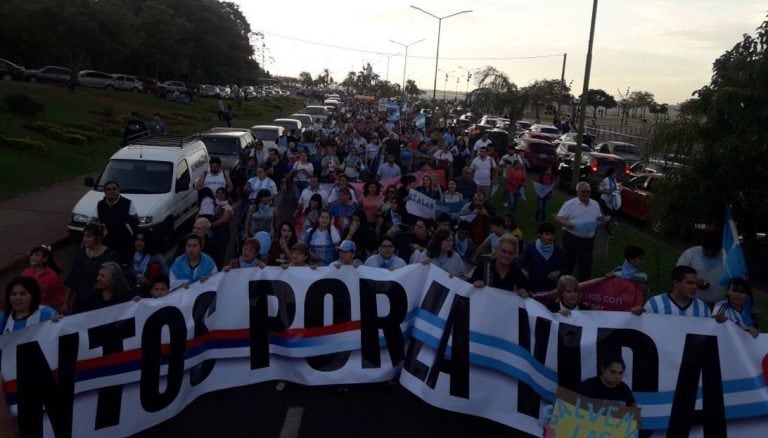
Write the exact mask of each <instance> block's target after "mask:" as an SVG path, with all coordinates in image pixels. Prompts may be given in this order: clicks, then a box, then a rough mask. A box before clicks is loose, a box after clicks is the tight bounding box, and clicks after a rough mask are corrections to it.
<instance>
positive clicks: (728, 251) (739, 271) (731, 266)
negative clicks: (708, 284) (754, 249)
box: [720, 204, 747, 286]
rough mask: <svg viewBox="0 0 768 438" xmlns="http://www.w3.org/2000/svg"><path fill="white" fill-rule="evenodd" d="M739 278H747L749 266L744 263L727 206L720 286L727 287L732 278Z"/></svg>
mask: <svg viewBox="0 0 768 438" xmlns="http://www.w3.org/2000/svg"><path fill="white" fill-rule="evenodd" d="M738 277H741V278H747V264H746V262H745V261H744V251H742V249H741V242H739V233H738V231H737V230H736V222H735V221H734V220H733V215H732V214H731V207H730V206H729V205H728V204H726V205H725V224H724V225H723V276H722V277H721V278H720V284H721V285H723V286H725V285H727V284H728V282H729V281H730V280H731V279H732V278H738Z"/></svg>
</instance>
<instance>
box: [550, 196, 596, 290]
mask: <svg viewBox="0 0 768 438" xmlns="http://www.w3.org/2000/svg"><path fill="white" fill-rule="evenodd" d="M591 190H592V189H591V187H590V186H589V183H587V182H584V181H582V182H580V183H578V184H577V185H576V198H573V199H570V200H568V201H566V202H565V203H564V204H563V206H562V207H560V211H559V212H558V213H557V216H556V219H557V221H558V222H559V223H560V225H562V226H563V252H564V257H565V264H564V267H563V274H567V275H571V274H572V273H573V270H574V268H575V267H576V266H577V265H578V268H579V275H578V277H577V278H578V279H579V281H580V282H581V281H586V280H589V279H590V278H591V275H592V248H593V246H594V243H595V233H596V232H597V227H598V226H600V225H601V224H602V219H603V215H602V213H601V212H600V205H599V204H598V203H597V201H595V200H594V199H591V198H590V194H591Z"/></svg>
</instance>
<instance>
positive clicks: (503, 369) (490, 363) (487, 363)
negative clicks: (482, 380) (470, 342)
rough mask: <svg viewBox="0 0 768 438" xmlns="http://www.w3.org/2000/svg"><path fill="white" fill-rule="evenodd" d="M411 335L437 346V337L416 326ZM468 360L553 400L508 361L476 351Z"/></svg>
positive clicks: (550, 394)
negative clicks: (525, 384)
mask: <svg viewBox="0 0 768 438" xmlns="http://www.w3.org/2000/svg"><path fill="white" fill-rule="evenodd" d="M413 337H414V338H416V339H418V340H420V341H422V342H424V343H425V344H427V345H429V346H430V347H432V348H434V349H437V347H438V346H439V344H440V340H439V339H437V338H436V337H434V336H432V335H430V334H429V333H426V332H424V331H422V330H419V329H418V328H414V329H413ZM445 355H446V356H447V357H450V355H451V347H450V346H449V347H447V348H446V351H445ZM469 362H470V363H471V364H474V365H477V366H481V367H484V368H489V369H492V370H494V371H498V372H500V373H502V374H506V375H508V376H510V377H513V378H514V379H516V380H518V381H521V382H524V383H527V384H528V385H530V386H531V387H532V388H533V389H534V391H536V392H537V393H538V394H539V395H540V396H541V397H542V398H544V399H545V400H547V401H550V402H552V401H554V400H555V393H553V392H552V391H548V390H547V389H545V388H544V387H543V386H541V385H539V384H538V383H537V382H536V381H535V380H533V378H531V376H530V375H529V374H527V373H525V372H524V371H522V370H520V369H519V368H516V367H514V366H512V365H510V364H508V363H505V362H502V361H500V360H498V359H495V358H492V357H487V356H483V355H481V354H477V353H470V354H469Z"/></svg>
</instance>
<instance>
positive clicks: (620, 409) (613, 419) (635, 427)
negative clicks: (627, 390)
mask: <svg viewBox="0 0 768 438" xmlns="http://www.w3.org/2000/svg"><path fill="white" fill-rule="evenodd" d="M547 426H548V428H549V429H551V430H552V432H554V434H552V435H551V436H553V437H568V438H588V437H600V438H631V437H637V436H638V432H639V430H640V409H638V408H636V407H626V406H623V405H622V404H621V403H616V402H610V401H605V400H595V399H591V398H589V397H584V396H582V395H581V394H577V393H575V392H572V391H569V390H567V389H565V388H558V389H557V400H555V404H554V406H552V409H551V412H550V414H549V419H548V421H547ZM546 435H547V434H546V432H545V436H546Z"/></svg>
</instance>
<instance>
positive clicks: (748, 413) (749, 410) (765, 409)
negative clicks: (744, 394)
mask: <svg viewBox="0 0 768 438" xmlns="http://www.w3.org/2000/svg"><path fill="white" fill-rule="evenodd" d="M767 414H768V401H766V400H763V401H759V402H755V403H747V404H743V405H731V406H726V407H725V418H726V419H728V420H733V419H736V418H748V417H760V416H763V415H767Z"/></svg>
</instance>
